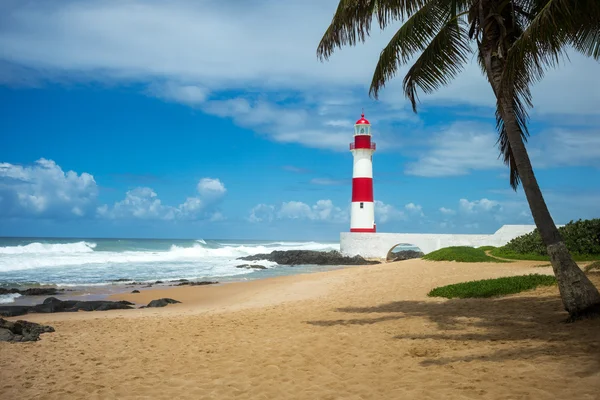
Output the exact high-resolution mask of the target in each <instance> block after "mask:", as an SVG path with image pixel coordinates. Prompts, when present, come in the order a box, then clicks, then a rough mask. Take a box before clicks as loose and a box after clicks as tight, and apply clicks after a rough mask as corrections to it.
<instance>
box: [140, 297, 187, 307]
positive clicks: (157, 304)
mask: <svg viewBox="0 0 600 400" xmlns="http://www.w3.org/2000/svg"><path fill="white" fill-rule="evenodd" d="M175 303H181V302H180V301H177V300H173V299H169V298H168V297H165V298H162V299H158V300H152V301H151V302H150V303H148V305H147V306H146V307H165V306H168V305H169V304H175Z"/></svg>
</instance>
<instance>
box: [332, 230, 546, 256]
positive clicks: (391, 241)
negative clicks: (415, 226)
mask: <svg viewBox="0 0 600 400" xmlns="http://www.w3.org/2000/svg"><path fill="white" fill-rule="evenodd" d="M534 229H535V225H504V226H502V227H501V228H500V229H498V230H497V231H496V232H495V233H494V234H493V235H452V234H435V233H355V232H342V233H341V234H340V251H341V252H342V253H343V254H345V255H348V256H354V255H357V254H358V255H361V256H363V257H367V258H386V257H387V254H388V252H389V251H390V250H391V249H393V248H394V247H395V246H397V245H399V244H408V245H413V246H417V247H418V248H420V249H421V251H422V252H423V253H425V254H427V253H431V252H432V251H435V250H439V249H441V248H443V247H449V246H473V247H478V246H503V245H505V244H506V243H508V242H509V241H510V240H511V239H514V238H516V237H517V236H521V235H524V234H526V233H529V232H531V231H533V230H534Z"/></svg>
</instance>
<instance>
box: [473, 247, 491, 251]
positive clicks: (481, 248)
mask: <svg viewBox="0 0 600 400" xmlns="http://www.w3.org/2000/svg"><path fill="white" fill-rule="evenodd" d="M477 248H478V249H479V250H483V251H490V250H494V249H495V248H496V246H481V247H477Z"/></svg>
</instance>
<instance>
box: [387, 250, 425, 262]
mask: <svg viewBox="0 0 600 400" xmlns="http://www.w3.org/2000/svg"><path fill="white" fill-rule="evenodd" d="M424 255H425V254H424V253H422V252H420V251H415V250H401V251H397V252H393V253H390V254H389V255H388V257H387V259H388V261H404V260H410V259H413V258H421V257H423V256H424Z"/></svg>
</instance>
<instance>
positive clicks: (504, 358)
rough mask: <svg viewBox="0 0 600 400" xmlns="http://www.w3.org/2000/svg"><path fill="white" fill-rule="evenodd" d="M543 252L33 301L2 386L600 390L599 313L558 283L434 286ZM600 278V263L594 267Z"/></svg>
mask: <svg viewBox="0 0 600 400" xmlns="http://www.w3.org/2000/svg"><path fill="white" fill-rule="evenodd" d="M539 264H541V263H540V262H515V263H510V264H496V263H490V264H487V263H477V264H464V263H448V262H429V261H423V260H410V261H403V262H396V263H388V264H382V265H373V266H362V267H352V268H346V269H340V270H335V271H328V272H319V273H314V274H305V275H294V276H285V277H278V278H270V279H264V280H257V281H251V282H241V283H230V284H225V285H215V286H197V287H177V288H169V289H155V290H146V291H143V292H142V293H139V294H122V295H114V296H112V297H113V299H124V300H129V301H134V302H136V303H140V304H143V303H146V302H148V301H150V300H152V299H157V298H160V297H170V298H173V299H176V300H179V301H181V302H182V303H181V304H176V305H169V306H167V307H165V308H160V309H141V310H124V311H107V312H78V313H59V314H29V315H27V316H26V317H21V318H11V319H12V320H16V319H26V320H29V321H33V322H40V323H45V324H49V325H51V326H53V327H54V328H55V329H56V332H54V333H47V334H43V335H42V336H41V340H40V341H38V342H34V343H17V344H10V343H0V375H1V376H0V398H2V399H3V400H12V399H21V398H32V399H65V398H67V399H80V398H86V399H129V398H131V399H134V398H136V399H137V398H139V399H142V398H145V399H188V398H189V399H230V398H236V399H476V398H477V399H479V398H483V399H600V333H599V332H600V320H597V319H596V320H587V321H580V322H577V323H575V324H565V323H563V321H564V319H565V318H566V313H565V312H563V311H562V306H561V302H560V298H559V297H558V289H557V288H556V287H551V288H544V289H539V290H535V291H530V292H526V293H522V294H518V295H512V296H506V297H504V298H499V299H485V300H444V299H433V298H428V297H427V292H428V291H429V290H430V289H432V288H433V287H436V286H441V285H445V284H450V283H456V282H462V281H467V280H474V279H482V278H491V277H500V276H510V275H520V274H527V273H551V269H550V268H549V267H543V268H540V267H536V265H539ZM591 278H592V279H593V281H594V282H595V283H596V284H597V285H600V274H595V275H591Z"/></svg>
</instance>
